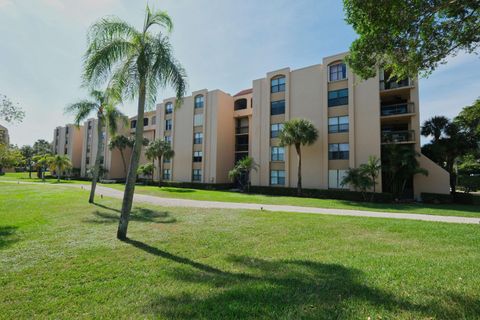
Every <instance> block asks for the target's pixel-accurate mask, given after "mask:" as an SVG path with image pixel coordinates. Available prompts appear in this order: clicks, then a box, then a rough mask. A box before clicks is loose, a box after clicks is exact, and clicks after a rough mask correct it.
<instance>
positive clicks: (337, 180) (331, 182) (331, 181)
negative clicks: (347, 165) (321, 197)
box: [328, 170, 348, 189]
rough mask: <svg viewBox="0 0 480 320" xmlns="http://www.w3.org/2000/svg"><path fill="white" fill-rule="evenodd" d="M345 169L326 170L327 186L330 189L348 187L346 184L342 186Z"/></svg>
mask: <svg viewBox="0 0 480 320" xmlns="http://www.w3.org/2000/svg"><path fill="white" fill-rule="evenodd" d="M346 174H347V170H328V188H330V189H348V186H347V185H345V186H342V181H343V178H344V177H345V175H346Z"/></svg>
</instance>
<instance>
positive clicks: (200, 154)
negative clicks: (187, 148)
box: [193, 151, 203, 162]
mask: <svg viewBox="0 0 480 320" xmlns="http://www.w3.org/2000/svg"><path fill="white" fill-rule="evenodd" d="M202 157H203V152H202V151H194V152H193V162H202Z"/></svg>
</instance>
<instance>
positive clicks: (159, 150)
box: [145, 140, 175, 187]
mask: <svg viewBox="0 0 480 320" xmlns="http://www.w3.org/2000/svg"><path fill="white" fill-rule="evenodd" d="M174 155H175V152H174V151H173V149H172V147H171V145H170V143H169V142H168V141H166V140H154V141H152V142H150V144H149V145H148V147H147V149H146V150H145V156H146V157H147V159H149V160H153V161H155V160H156V159H158V165H159V169H160V174H159V176H160V177H159V180H158V186H159V187H161V186H162V178H163V177H162V174H163V160H164V159H171V158H173V156H174Z"/></svg>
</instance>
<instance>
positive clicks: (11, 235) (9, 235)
mask: <svg viewBox="0 0 480 320" xmlns="http://www.w3.org/2000/svg"><path fill="white" fill-rule="evenodd" d="M17 229H18V227H16V226H0V250H1V249H4V248H7V247H8V246H10V245H12V244H14V243H15V242H17V241H18V238H17V237H16V235H15V234H16V232H17Z"/></svg>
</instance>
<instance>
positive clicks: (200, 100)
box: [195, 95, 203, 109]
mask: <svg viewBox="0 0 480 320" xmlns="http://www.w3.org/2000/svg"><path fill="white" fill-rule="evenodd" d="M200 108H203V96H202V95H198V96H196V97H195V109H200Z"/></svg>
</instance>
